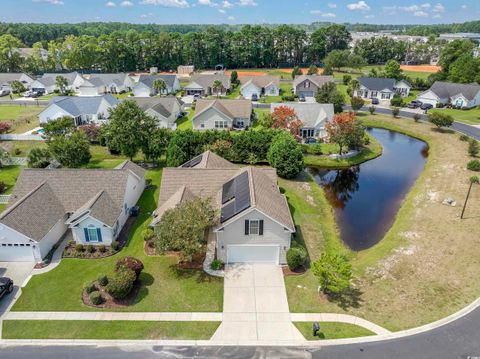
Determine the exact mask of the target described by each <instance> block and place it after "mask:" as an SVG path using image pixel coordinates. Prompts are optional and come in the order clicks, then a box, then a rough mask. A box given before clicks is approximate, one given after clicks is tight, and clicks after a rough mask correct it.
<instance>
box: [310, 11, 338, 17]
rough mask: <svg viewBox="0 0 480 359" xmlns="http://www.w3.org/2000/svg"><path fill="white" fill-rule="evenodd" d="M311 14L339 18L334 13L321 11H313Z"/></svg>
mask: <svg viewBox="0 0 480 359" xmlns="http://www.w3.org/2000/svg"><path fill="white" fill-rule="evenodd" d="M310 14H312V15H319V16H321V17H336V16H337V15H335V14H334V13H333V12H323V11H321V10H311V11H310Z"/></svg>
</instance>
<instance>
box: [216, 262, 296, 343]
mask: <svg viewBox="0 0 480 359" xmlns="http://www.w3.org/2000/svg"><path fill="white" fill-rule="evenodd" d="M212 340H214V341H227V342H228V341H240V340H241V341H270V342H271V341H296V340H304V338H303V336H302V335H301V334H300V332H299V331H298V330H297V329H296V327H295V326H294V325H293V324H292V322H291V321H290V311H289V308H288V302H287V293H286V290H285V284H284V281H283V273H282V268H281V267H280V266H277V265H270V264H242V265H231V266H227V268H226V270H225V282H224V294H223V321H222V324H221V325H220V327H219V328H218V330H217V331H216V333H215V334H214V335H213V337H212Z"/></svg>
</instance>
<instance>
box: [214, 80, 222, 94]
mask: <svg viewBox="0 0 480 359" xmlns="http://www.w3.org/2000/svg"><path fill="white" fill-rule="evenodd" d="M222 87H223V83H222V81H220V80H215V81H213V86H212V89H214V90H215V92H216V93H217V97H219V96H220V92H219V91H220V90H221V89H222Z"/></svg>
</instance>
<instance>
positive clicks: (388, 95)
mask: <svg viewBox="0 0 480 359" xmlns="http://www.w3.org/2000/svg"><path fill="white" fill-rule="evenodd" d="M357 81H358V82H359V84H360V86H359V88H358V89H357V90H355V92H354V95H355V96H357V97H361V98H365V99H372V98H376V99H379V100H391V99H392V98H393V96H395V95H400V96H402V97H407V96H408V95H409V94H410V89H411V88H412V87H411V85H410V84H409V83H408V82H407V81H405V80H400V81H397V80H395V79H389V78H381V77H359V78H358V79H357Z"/></svg>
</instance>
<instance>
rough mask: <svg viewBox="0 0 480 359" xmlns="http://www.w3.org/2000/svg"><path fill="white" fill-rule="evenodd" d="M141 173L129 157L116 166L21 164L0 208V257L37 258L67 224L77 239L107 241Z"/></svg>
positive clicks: (138, 190)
mask: <svg viewBox="0 0 480 359" xmlns="http://www.w3.org/2000/svg"><path fill="white" fill-rule="evenodd" d="M144 175H145V171H144V170H143V169H142V168H141V167H139V166H137V165H136V164H134V163H132V162H130V161H125V162H124V163H122V164H120V165H119V166H118V167H116V168H115V169H35V168H26V169H23V170H22V171H21V172H20V175H19V176H18V179H17V183H16V185H15V188H14V190H13V194H12V196H11V198H10V203H9V204H8V207H7V209H6V210H5V211H4V212H3V213H1V214H0V261H14V262H15V261H17V262H41V261H42V259H44V258H45V256H46V255H47V254H48V253H49V251H50V250H51V249H52V248H53V246H54V245H55V244H56V243H57V242H58V241H59V240H60V239H61V238H62V237H63V235H64V234H65V233H66V231H67V230H69V229H70V230H71V231H72V235H73V239H74V240H75V241H76V242H77V243H79V244H92V245H100V244H104V245H110V244H111V243H112V242H113V241H115V240H116V239H117V237H118V235H119V233H120V231H121V230H122V228H123V226H124V224H125V222H126V221H127V219H128V217H129V215H130V209H131V208H132V207H134V206H135V205H136V203H137V201H138V199H139V198H140V196H141V194H142V192H143V190H144V188H145V179H144Z"/></svg>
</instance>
